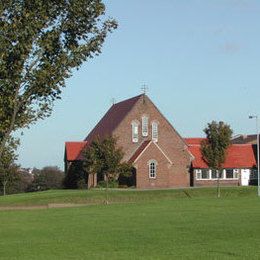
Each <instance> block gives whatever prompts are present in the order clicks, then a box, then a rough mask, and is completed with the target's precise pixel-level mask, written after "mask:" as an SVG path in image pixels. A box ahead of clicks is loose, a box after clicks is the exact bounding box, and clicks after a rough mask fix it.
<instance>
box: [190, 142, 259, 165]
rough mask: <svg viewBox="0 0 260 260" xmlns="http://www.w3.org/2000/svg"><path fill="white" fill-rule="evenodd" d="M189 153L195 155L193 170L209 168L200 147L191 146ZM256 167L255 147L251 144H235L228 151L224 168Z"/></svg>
mask: <svg viewBox="0 0 260 260" xmlns="http://www.w3.org/2000/svg"><path fill="white" fill-rule="evenodd" d="M188 149H189V151H190V152H191V153H192V154H193V156H194V160H193V161H192V166H193V168H208V165H207V163H206V162H205V161H204V160H203V157H202V154H201V151H200V145H190V146H189V147H188ZM255 166H256V158H255V154H254V149H253V146H252V145H250V144H242V145H241V144H240V145H239V144H233V145H231V146H230V147H229V148H228V149H227V155H226V161H225V163H224V165H223V168H252V167H255Z"/></svg>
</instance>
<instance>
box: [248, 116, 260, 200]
mask: <svg viewBox="0 0 260 260" xmlns="http://www.w3.org/2000/svg"><path fill="white" fill-rule="evenodd" d="M253 118H255V120H256V136H257V144H256V150H257V176H258V182H257V183H258V185H257V186H258V197H260V169H259V131H258V116H257V115H250V116H249V119H253Z"/></svg>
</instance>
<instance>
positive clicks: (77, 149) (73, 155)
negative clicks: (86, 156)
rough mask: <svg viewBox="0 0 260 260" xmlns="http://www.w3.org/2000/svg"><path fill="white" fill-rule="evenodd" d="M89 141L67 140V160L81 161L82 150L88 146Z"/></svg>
mask: <svg viewBox="0 0 260 260" xmlns="http://www.w3.org/2000/svg"><path fill="white" fill-rule="evenodd" d="M87 144H88V142H85V141H83V142H66V143H65V156H66V158H65V160H67V161H79V160H82V159H83V158H82V151H83V150H84V148H85V147H86V146H87Z"/></svg>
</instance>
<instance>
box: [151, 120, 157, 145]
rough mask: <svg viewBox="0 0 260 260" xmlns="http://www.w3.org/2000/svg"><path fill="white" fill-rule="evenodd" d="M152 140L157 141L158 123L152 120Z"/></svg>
mask: <svg viewBox="0 0 260 260" xmlns="http://www.w3.org/2000/svg"><path fill="white" fill-rule="evenodd" d="M152 140H153V141H154V142H158V123H157V122H152Z"/></svg>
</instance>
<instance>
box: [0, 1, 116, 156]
mask: <svg viewBox="0 0 260 260" xmlns="http://www.w3.org/2000/svg"><path fill="white" fill-rule="evenodd" d="M104 14H105V5H104V4H103V2H102V0H0V122H1V124H0V157H1V155H2V153H3V151H4V149H5V146H6V144H7V141H8V139H9V138H10V136H11V134H12V133H13V132H14V131H15V130H17V129H21V128H24V127H28V126H30V124H32V123H34V122H36V121H37V120H38V119H43V118H45V117H47V116H49V115H50V114H51V111H52V107H53V102H54V101H55V100H56V99H58V98H60V94H61V90H62V87H64V86H65V80H66V79H67V78H69V77H70V76H71V75H72V71H73V69H75V68H76V69H77V68H79V67H80V65H81V64H82V63H83V62H84V61H86V60H88V59H90V58H92V57H94V56H95V55H97V54H99V53H100V52H101V47H102V45H103V43H104V40H105V38H106V36H107V33H108V32H111V31H112V30H113V29H115V28H116V27H117V23H116V21H115V20H114V19H110V18H109V19H106V18H104Z"/></svg>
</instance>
